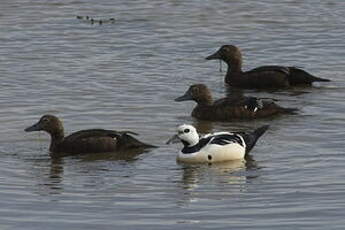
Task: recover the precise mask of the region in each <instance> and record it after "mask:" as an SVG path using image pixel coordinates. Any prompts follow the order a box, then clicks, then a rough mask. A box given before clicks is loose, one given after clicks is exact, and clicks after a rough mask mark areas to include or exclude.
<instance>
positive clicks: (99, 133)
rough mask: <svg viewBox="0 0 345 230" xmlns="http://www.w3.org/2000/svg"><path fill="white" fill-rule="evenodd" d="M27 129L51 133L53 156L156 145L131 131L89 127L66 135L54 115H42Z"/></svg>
mask: <svg viewBox="0 0 345 230" xmlns="http://www.w3.org/2000/svg"><path fill="white" fill-rule="evenodd" d="M25 131H26V132H33V131H46V132H47V133H49V134H50V137H51V142H50V147H49V151H50V156H51V157H52V158H57V157H63V156H68V155H77V154H87V153H106V152H120V151H126V150H131V149H137V148H142V149H144V148H153V147H155V146H153V145H149V144H145V143H142V142H141V141H139V140H137V139H135V138H134V137H132V136H131V135H137V134H136V133H134V132H131V131H114V130H106V129H88V130H81V131H78V132H75V133H72V134H71V135H69V136H67V137H65V136H64V128H63V125H62V122H61V121H60V119H59V118H57V117H56V116H54V115H44V116H42V117H41V118H40V120H39V121H38V122H37V123H36V124H34V125H32V126H30V127H28V128H26V129H25Z"/></svg>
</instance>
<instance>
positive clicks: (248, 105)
mask: <svg viewBox="0 0 345 230" xmlns="http://www.w3.org/2000/svg"><path fill="white" fill-rule="evenodd" d="M187 100H193V101H195V102H196V103H197V105H196V107H195V108H194V109H193V111H192V117H195V118H197V119H200V120H209V121H233V120H251V119H257V118H265V117H271V116H274V115H280V114H295V113H296V112H297V110H298V109H296V108H284V107H281V106H279V105H277V104H276V103H275V102H274V101H273V100H270V99H260V98H256V97H245V96H239V97H225V98H221V99H218V100H216V101H213V99H212V95H211V92H210V90H209V89H208V88H207V86H206V85H204V84H195V85H192V86H190V87H189V89H188V90H187V91H186V92H185V94H184V95H182V96H180V97H178V98H176V99H175V101H177V102H179V101H187Z"/></svg>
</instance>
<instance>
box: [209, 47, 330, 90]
mask: <svg viewBox="0 0 345 230" xmlns="http://www.w3.org/2000/svg"><path fill="white" fill-rule="evenodd" d="M214 59H219V60H222V61H224V62H225V63H226V64H227V65H228V71H227V73H226V76H225V82H226V83H228V84H229V85H231V86H234V87H238V88H244V89H272V88H274V89H278V88H287V87H290V86H298V85H311V84H312V83H313V82H317V81H322V82H328V81H330V80H329V79H324V78H319V77H315V76H313V75H311V74H309V73H308V72H306V71H304V70H302V69H300V68H297V67H286V66H278V65H270V66H261V67H258V68H255V69H252V70H250V71H247V72H243V71H242V54H241V50H240V49H239V48H238V47H236V46H234V45H223V46H222V47H221V48H220V49H219V50H218V51H217V52H215V53H214V54H212V55H210V56H208V57H206V60H214Z"/></svg>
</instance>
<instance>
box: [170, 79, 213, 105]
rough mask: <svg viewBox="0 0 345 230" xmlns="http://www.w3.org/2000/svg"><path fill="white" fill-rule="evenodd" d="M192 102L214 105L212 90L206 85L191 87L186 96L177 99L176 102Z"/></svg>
mask: <svg viewBox="0 0 345 230" xmlns="http://www.w3.org/2000/svg"><path fill="white" fill-rule="evenodd" d="M188 100H192V101H195V102H197V103H198V104H212V96H211V92H210V90H209V89H208V88H207V86H206V85H204V84H195V85H191V86H190V87H189V89H188V90H187V91H186V92H185V94H184V95H182V96H180V97H178V98H176V99H175V101H177V102H179V101H188Z"/></svg>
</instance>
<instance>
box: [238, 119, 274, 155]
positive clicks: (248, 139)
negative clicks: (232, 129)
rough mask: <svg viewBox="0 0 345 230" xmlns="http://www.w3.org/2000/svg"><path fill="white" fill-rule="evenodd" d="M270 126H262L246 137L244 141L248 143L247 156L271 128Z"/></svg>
mask: <svg viewBox="0 0 345 230" xmlns="http://www.w3.org/2000/svg"><path fill="white" fill-rule="evenodd" d="M269 127H270V126H269V125H264V126H261V127H260V128H257V129H256V130H254V131H253V132H252V133H249V134H247V135H245V136H244V140H245V142H246V154H247V153H249V152H250V150H252V148H253V147H254V145H255V144H256V142H257V141H258V139H259V138H260V137H261V136H262V135H263V134H264V133H265V132H266V131H267V129H268V128H269Z"/></svg>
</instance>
